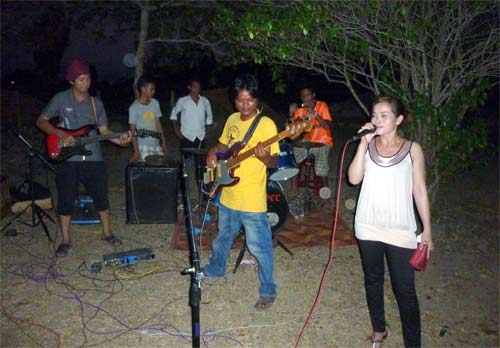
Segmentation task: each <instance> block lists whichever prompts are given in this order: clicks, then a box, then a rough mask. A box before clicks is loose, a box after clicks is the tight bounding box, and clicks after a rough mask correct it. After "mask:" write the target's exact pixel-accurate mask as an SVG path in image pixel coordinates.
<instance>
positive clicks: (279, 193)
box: [267, 181, 288, 234]
mask: <svg viewBox="0 0 500 348" xmlns="http://www.w3.org/2000/svg"><path fill="white" fill-rule="evenodd" d="M287 217H288V203H287V201H286V197H285V194H284V193H283V187H282V186H281V184H280V183H279V182H277V181H268V182H267V220H268V221H269V225H271V232H272V233H273V234H274V233H276V232H277V231H279V229H280V228H281V227H283V225H284V224H285V222H286V219H287Z"/></svg>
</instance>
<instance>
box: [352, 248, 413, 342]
mask: <svg viewBox="0 0 500 348" xmlns="http://www.w3.org/2000/svg"><path fill="white" fill-rule="evenodd" d="M358 245H359V250H360V253H361V261H362V264H363V272H364V276H365V290H366V300H367V303H368V310H369V312H370V319H371V322H372V327H373V331H376V332H385V312H384V255H385V256H386V257H387V265H388V266H389V274H390V276H391V285H392V291H393V292H394V295H395V296H396V300H397V302H398V307H399V316H400V318H401V325H402V328H403V338H404V345H405V347H406V348H409V347H412V348H413V347H417V348H419V347H420V346H421V343H420V310H419V307H418V300H417V293H416V290H415V270H414V269H413V267H412V266H411V265H410V264H409V262H408V261H409V260H410V257H411V255H412V254H413V252H414V249H407V248H401V247H397V246H394V245H390V244H385V243H382V242H375V241H367V240H358Z"/></svg>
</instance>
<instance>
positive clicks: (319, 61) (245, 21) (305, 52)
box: [214, 0, 499, 199]
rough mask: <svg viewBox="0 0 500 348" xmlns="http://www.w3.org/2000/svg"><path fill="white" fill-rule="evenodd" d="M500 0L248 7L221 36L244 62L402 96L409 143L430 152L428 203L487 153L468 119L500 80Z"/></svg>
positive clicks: (260, 0)
mask: <svg viewBox="0 0 500 348" xmlns="http://www.w3.org/2000/svg"><path fill="white" fill-rule="evenodd" d="M498 20H499V3H498V2H496V1H465V0H462V1H456V0H450V1H430V0H406V1H389V0H388V1H368V0H365V1H349V0H329V1H313V0H300V1H293V2H286V1H274V0H257V1H249V2H248V7H247V8H246V11H243V12H241V11H240V12H237V11H233V10H231V9H226V10H225V11H223V12H222V13H221V14H220V15H219V17H218V18H217V19H216V20H215V21H214V26H215V27H216V28H217V32H218V33H219V35H221V36H222V37H224V38H226V40H227V41H228V42H229V43H231V44H233V49H234V51H235V52H236V54H235V55H234V56H235V57H238V58H237V59H238V60H241V61H243V60H248V59H253V60H254V61H255V62H257V63H262V62H266V63H272V64H277V65H287V66H294V67H299V68H305V69H308V70H310V71H312V72H314V73H317V74H321V75H323V76H324V77H325V78H326V79H327V80H328V81H329V82H334V83H339V84H343V85H345V86H346V87H347V88H348V89H349V90H350V92H351V94H352V96H353V97H354V98H355V99H356V101H357V102H358V104H359V105H360V107H361V108H362V109H363V110H364V112H365V113H366V115H367V116H368V115H369V109H370V107H369V105H366V104H365V103H364V102H363V100H362V98H361V96H360V94H359V93H360V91H362V90H369V91H371V92H372V94H374V95H379V94H392V95H396V96H399V97H401V98H402V99H403V100H404V101H405V102H406V104H407V107H409V108H410V109H411V110H412V111H413V118H412V122H410V123H409V127H406V129H407V130H406V132H407V133H408V134H407V135H409V136H411V137H412V138H414V139H415V140H416V141H418V142H419V143H421V144H422V146H423V148H424V150H425V152H426V161H427V168H428V174H429V188H430V192H431V199H434V197H435V194H436V193H437V192H438V185H439V182H440V180H441V179H442V178H443V177H446V176H447V175H451V174H453V173H456V172H457V171H459V170H460V169H462V168H464V167H466V166H468V165H470V164H471V163H472V161H473V160H474V157H473V156H474V153H475V150H477V149H482V148H484V147H485V132H484V127H481V125H480V124H478V122H476V121H475V120H473V119H472V120H471V119H470V115H471V111H473V110H475V109H476V108H477V107H478V106H479V105H480V104H481V103H482V102H483V101H484V99H485V96H486V92H487V90H488V88H490V87H491V83H492V82H493V83H496V79H493V78H498V76H499V64H498V62H499V40H498V33H499V28H498Z"/></svg>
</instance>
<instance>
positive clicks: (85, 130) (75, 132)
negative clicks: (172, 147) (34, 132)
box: [45, 125, 160, 162]
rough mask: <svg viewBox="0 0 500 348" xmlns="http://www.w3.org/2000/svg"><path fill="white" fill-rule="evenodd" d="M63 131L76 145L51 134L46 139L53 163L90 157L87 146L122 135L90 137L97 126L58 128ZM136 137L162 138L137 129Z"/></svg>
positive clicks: (150, 132)
mask: <svg viewBox="0 0 500 348" xmlns="http://www.w3.org/2000/svg"><path fill="white" fill-rule="evenodd" d="M56 128H58V129H61V130H63V131H65V132H67V133H69V134H70V135H71V136H73V137H74V138H75V144H74V145H64V143H63V141H62V139H61V138H60V137H58V136H57V135H56V134H49V135H47V138H46V139H45V147H46V149H47V155H48V156H49V158H50V159H51V160H53V161H58V162H62V161H65V160H67V159H68V158H70V157H73V156H76V155H83V156H90V155H91V154H92V151H90V150H87V149H86V148H85V145H86V144H91V143H95V142H98V141H103V140H109V139H114V138H119V137H120V135H121V134H122V133H108V134H103V135H93V136H89V133H90V132H91V131H92V130H93V129H95V128H96V126H95V125H86V126H83V127H80V128H78V129H65V128H61V127H56ZM135 136H138V137H142V138H145V137H155V138H160V133H159V132H155V131H151V130H146V129H137V130H136V131H135Z"/></svg>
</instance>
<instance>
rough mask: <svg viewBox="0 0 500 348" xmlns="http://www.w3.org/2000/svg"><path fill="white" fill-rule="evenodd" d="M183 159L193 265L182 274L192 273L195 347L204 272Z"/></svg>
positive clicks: (190, 303) (197, 341) (190, 292)
mask: <svg viewBox="0 0 500 348" xmlns="http://www.w3.org/2000/svg"><path fill="white" fill-rule="evenodd" d="M181 160H182V164H181V167H182V181H183V187H184V195H183V198H184V206H185V207H186V217H187V220H186V230H187V234H188V240H189V251H190V259H191V267H189V268H186V269H184V270H183V271H182V272H181V274H182V275H188V274H189V275H191V287H190V289H189V305H190V306H191V330H192V339H193V347H194V348H199V347H200V302H201V280H202V278H203V273H202V272H201V268H200V256H199V253H198V251H197V250H196V242H195V239H194V225H193V214H192V209H191V201H190V199H189V197H190V196H189V177H188V174H187V170H186V159H185V158H183V157H182V156H181Z"/></svg>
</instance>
